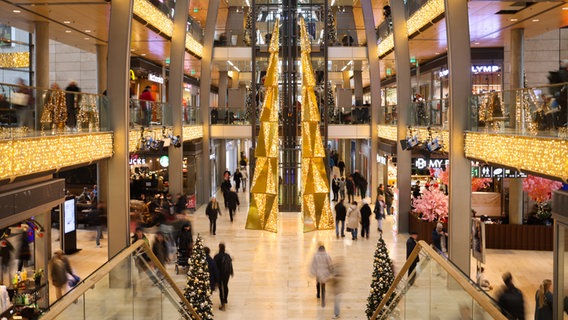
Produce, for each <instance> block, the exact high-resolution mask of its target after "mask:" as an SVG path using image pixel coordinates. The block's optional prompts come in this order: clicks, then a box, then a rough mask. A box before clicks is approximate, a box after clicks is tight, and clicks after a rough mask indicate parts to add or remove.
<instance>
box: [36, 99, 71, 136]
mask: <svg viewBox="0 0 568 320" xmlns="http://www.w3.org/2000/svg"><path fill="white" fill-rule="evenodd" d="M44 100H45V105H44V106H43V111H42V113H41V120H40V122H41V131H42V132H43V131H44V130H45V129H46V128H45V126H47V125H49V124H50V123H51V127H52V128H51V129H52V130H55V128H59V129H60V130H63V128H64V127H65V121H67V104H66V101H65V92H63V91H60V90H48V91H47V93H46V95H45V99H44Z"/></svg>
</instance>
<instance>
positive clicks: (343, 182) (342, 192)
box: [339, 177, 345, 200]
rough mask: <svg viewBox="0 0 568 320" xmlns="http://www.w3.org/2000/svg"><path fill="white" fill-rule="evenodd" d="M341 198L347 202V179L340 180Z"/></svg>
mask: <svg viewBox="0 0 568 320" xmlns="http://www.w3.org/2000/svg"><path fill="white" fill-rule="evenodd" d="M339 198H340V199H341V200H345V178H344V177H341V179H339Z"/></svg>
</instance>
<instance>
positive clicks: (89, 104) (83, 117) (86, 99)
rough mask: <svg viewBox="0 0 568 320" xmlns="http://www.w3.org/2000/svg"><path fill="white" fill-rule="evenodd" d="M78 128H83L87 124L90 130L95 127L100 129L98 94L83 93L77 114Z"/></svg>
mask: <svg viewBox="0 0 568 320" xmlns="http://www.w3.org/2000/svg"><path fill="white" fill-rule="evenodd" d="M77 123H78V126H77V129H79V130H80V129H81V128H82V127H83V126H84V125H87V126H88V128H89V131H91V130H92V129H93V128H95V130H98V129H99V109H98V108H97V96H96V95H91V94H86V95H83V97H82V99H81V103H80V104H79V114H78V115H77Z"/></svg>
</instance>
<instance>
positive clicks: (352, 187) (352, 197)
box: [345, 176, 355, 203]
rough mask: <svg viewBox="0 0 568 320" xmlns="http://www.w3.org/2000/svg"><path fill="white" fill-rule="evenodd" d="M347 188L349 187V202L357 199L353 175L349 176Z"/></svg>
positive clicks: (346, 182) (346, 183)
mask: <svg viewBox="0 0 568 320" xmlns="http://www.w3.org/2000/svg"><path fill="white" fill-rule="evenodd" d="M345 188H346V189H347V202H348V203H352V202H353V201H355V182H354V181H353V176H349V177H347V180H346V181H345Z"/></svg>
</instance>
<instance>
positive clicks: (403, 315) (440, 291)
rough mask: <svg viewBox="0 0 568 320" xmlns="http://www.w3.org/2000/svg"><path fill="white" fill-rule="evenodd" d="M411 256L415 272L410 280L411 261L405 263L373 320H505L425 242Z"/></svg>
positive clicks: (481, 294) (472, 283)
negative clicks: (413, 256) (413, 258)
mask: <svg viewBox="0 0 568 320" xmlns="http://www.w3.org/2000/svg"><path fill="white" fill-rule="evenodd" d="M414 254H416V255H417V256H418V257H419V259H420V260H419V263H418V264H417V266H416V269H414V272H413V273H412V274H411V276H410V277H409V276H407V273H408V269H409V266H410V264H411V261H407V262H406V263H405V264H404V266H403V268H402V269H401V270H400V274H399V275H398V276H397V278H396V279H395V281H394V283H393V285H392V286H391V288H390V289H389V292H387V294H386V296H385V298H384V299H383V302H382V303H381V304H380V305H379V310H380V311H379V312H377V313H376V319H506V317H505V316H504V315H503V314H502V313H501V312H500V311H499V308H498V307H497V303H496V301H495V300H493V299H492V298H491V297H490V296H489V295H487V294H486V293H485V292H484V291H483V290H482V289H481V288H480V287H478V286H477V285H476V284H475V283H474V282H473V281H472V280H471V279H470V278H469V277H467V276H466V275H465V274H464V273H463V272H461V270H459V269H458V268H457V267H456V266H455V265H453V264H452V263H451V262H450V261H449V260H446V259H445V258H443V257H442V256H441V255H439V254H438V253H437V252H436V251H434V250H433V249H432V248H431V247H430V246H429V245H428V244H426V242H424V241H420V242H419V243H418V245H417V246H416V248H415V252H414ZM411 258H412V256H411ZM410 279H412V280H410ZM450 301H451V303H449V302H450ZM371 319H375V318H371Z"/></svg>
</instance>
